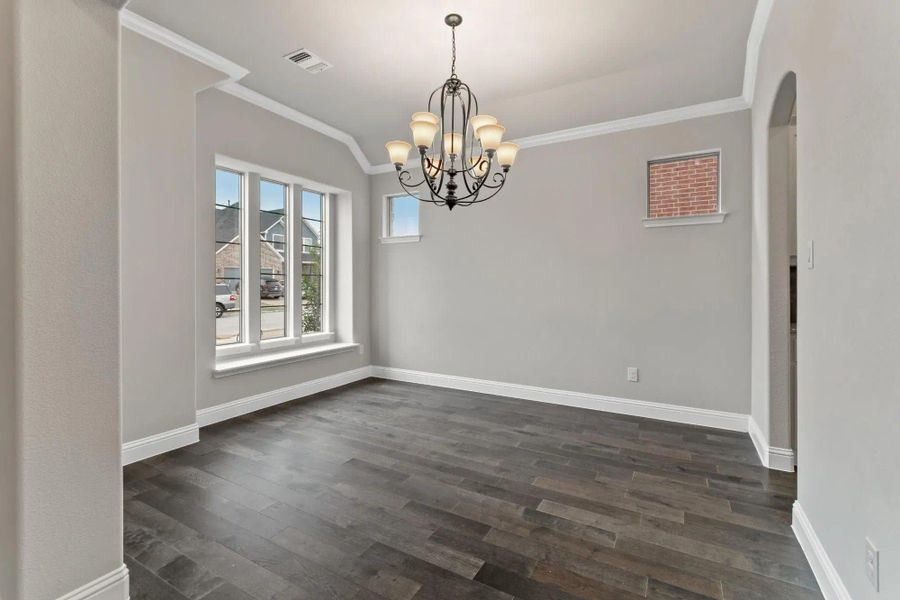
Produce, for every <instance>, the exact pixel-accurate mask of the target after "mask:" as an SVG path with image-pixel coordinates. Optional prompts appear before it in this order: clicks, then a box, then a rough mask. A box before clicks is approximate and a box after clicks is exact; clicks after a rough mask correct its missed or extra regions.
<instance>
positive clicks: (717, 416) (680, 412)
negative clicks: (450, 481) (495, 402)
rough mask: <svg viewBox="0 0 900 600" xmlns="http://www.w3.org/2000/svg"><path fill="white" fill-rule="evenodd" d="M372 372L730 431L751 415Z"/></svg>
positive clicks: (463, 379) (743, 424) (420, 374)
mask: <svg viewBox="0 0 900 600" xmlns="http://www.w3.org/2000/svg"><path fill="white" fill-rule="evenodd" d="M372 376H373V377H380V378H382V379H392V380H394V381H406V382H409V383H419V384H423V385H433V386H437V387H444V388H451V389H455V390H464V391H468V392H478V393H481V394H492V395H494V396H506V397H508V398H521V399H523V400H533V401H535V402H546V403H548V404H560V405H563V406H575V407H578V408H588V409H592V410H600V411H605V412H611V413H617V414H623V415H632V416H636V417H647V418H649V419H659V420H663V421H671V422H673V423H685V424H688V425H700V426H703V427H715V428H716V429H727V430H729V431H741V432H746V431H747V423H748V420H749V415H745V414H740V413H730V412H723V411H718V410H710V409H705V408H693V407H690V406H676V405H672V404H662V403H659V402H647V401H646V400H630V399H627V398H615V397H612V396H601V395H599V394H587V393H583V392H571V391H568V390H556V389H550V388H541V387H535V386H531V385H521V384H517V383H504V382H500V381H489V380H486V379H473V378H470V377H459V376H457V375H440V374H438V373H426V372H423V371H410V370H407V369H396V368H393V367H378V366H373V367H372Z"/></svg>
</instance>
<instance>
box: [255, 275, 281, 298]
mask: <svg viewBox="0 0 900 600" xmlns="http://www.w3.org/2000/svg"><path fill="white" fill-rule="evenodd" d="M282 296H284V286H283V285H281V282H280V281H278V280H277V279H275V278H273V277H263V278H262V279H260V280H259V297H260V298H281V297H282Z"/></svg>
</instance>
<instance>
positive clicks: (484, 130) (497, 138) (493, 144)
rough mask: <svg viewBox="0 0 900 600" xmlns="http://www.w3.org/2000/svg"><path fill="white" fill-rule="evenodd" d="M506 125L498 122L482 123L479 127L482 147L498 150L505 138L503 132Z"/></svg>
mask: <svg viewBox="0 0 900 600" xmlns="http://www.w3.org/2000/svg"><path fill="white" fill-rule="evenodd" d="M505 132H506V127H503V126H502V125H497V124H495V123H494V124H490V123H489V124H487V125H482V126H481V127H479V128H478V139H479V140H480V141H481V147H482V148H484V149H485V150H496V149H497V147H498V146H500V142H501V141H502V140H503V134H504V133H505Z"/></svg>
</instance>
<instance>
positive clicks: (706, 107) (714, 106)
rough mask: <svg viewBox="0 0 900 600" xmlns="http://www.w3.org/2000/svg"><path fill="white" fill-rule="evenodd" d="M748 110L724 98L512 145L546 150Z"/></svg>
mask: <svg viewBox="0 0 900 600" xmlns="http://www.w3.org/2000/svg"><path fill="white" fill-rule="evenodd" d="M748 108H750V106H749V105H748V104H747V103H746V102H744V99H743V98H741V97H735V98H726V99H725V100H713V101H712V102H704V103H702V104H693V105H691V106H682V107H681V108H673V109H670V110H661V111H659V112H654V113H649V114H646V115H637V116H634V117H625V118H624V119H615V120H613V121H604V122H602V123H594V124H592V125H583V126H581V127H572V128H571V129H561V130H559V131H552V132H550V133H541V134H538V135H531V136H528V137H524V138H519V139H518V140H515V142H516V143H517V144H519V146H520V147H521V148H533V147H535V146H546V145H547V144H557V143H559V142H571V141H573V140H580V139H582V138H587V137H594V136H597V135H607V134H610V133H618V132H620V131H628V130H630V129H642V128H644V127H655V126H657V125H668V124H669V123H677V122H678V121H687V120H689V119H697V118H700V117H710V116H713V115H721V114H725V113H731V112H737V111H741V110H747V109H748Z"/></svg>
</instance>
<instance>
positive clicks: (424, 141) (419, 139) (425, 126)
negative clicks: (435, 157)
mask: <svg viewBox="0 0 900 600" xmlns="http://www.w3.org/2000/svg"><path fill="white" fill-rule="evenodd" d="M409 128H410V129H412V135H413V142H414V143H415V145H416V146H418V147H419V148H427V147H429V146H431V142H433V141H434V134H436V133H437V129H438V126H437V124H436V123H432V122H430V121H413V122H412V123H410V124H409Z"/></svg>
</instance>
